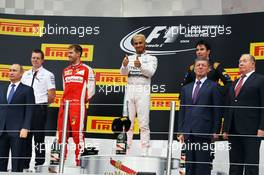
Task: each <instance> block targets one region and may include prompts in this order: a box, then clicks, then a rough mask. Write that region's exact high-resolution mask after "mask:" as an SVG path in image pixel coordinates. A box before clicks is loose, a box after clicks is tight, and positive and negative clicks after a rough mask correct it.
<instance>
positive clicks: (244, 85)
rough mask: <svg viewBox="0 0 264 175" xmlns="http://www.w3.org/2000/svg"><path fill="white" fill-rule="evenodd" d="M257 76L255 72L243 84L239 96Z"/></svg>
mask: <svg viewBox="0 0 264 175" xmlns="http://www.w3.org/2000/svg"><path fill="white" fill-rule="evenodd" d="M255 78H256V76H255V73H252V74H251V75H250V76H249V77H248V78H247V80H246V81H245V82H244V84H243V86H242V87H241V90H240V92H239V94H238V96H239V95H240V94H241V93H243V91H244V89H246V88H247V87H248V86H249V85H250V84H251V83H252V82H253V81H254V79H255Z"/></svg>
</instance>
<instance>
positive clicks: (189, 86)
mask: <svg viewBox="0 0 264 175" xmlns="http://www.w3.org/2000/svg"><path fill="white" fill-rule="evenodd" d="M193 86H194V82H192V83H191V84H189V85H187V86H186V92H187V97H185V99H186V100H188V99H190V100H191V101H186V103H187V104H192V91H193Z"/></svg>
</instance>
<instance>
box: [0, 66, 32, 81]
mask: <svg viewBox="0 0 264 175" xmlns="http://www.w3.org/2000/svg"><path fill="white" fill-rule="evenodd" d="M10 66H11V65H7V64H0V81H9V68H10ZM23 69H24V70H25V71H27V70H29V69H31V66H23Z"/></svg>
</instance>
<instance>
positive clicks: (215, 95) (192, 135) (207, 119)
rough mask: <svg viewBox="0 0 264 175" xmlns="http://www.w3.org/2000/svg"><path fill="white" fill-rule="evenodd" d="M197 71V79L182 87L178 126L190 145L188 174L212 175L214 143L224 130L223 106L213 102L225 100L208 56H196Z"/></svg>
mask: <svg viewBox="0 0 264 175" xmlns="http://www.w3.org/2000/svg"><path fill="white" fill-rule="evenodd" d="M194 71H195V74H196V80H195V82H192V83H189V84H187V85H185V86H183V87H182V91H181V105H183V106H181V107H180V111H179V120H178V129H179V132H180V133H182V134H179V135H178V139H179V141H180V142H182V143H185V146H186V148H185V150H186V161H187V163H186V174H187V175H210V174H211V163H212V159H211V157H210V147H211V146H210V145H211V143H212V139H216V138H217V137H218V135H217V134H218V133H219V130H220V108H217V107H212V105H216V106H218V105H220V104H221V94H220V91H219V88H218V86H217V84H216V83H215V82H213V81H211V80H209V79H207V73H208V72H209V61H208V60H207V59H201V58H198V59H196V60H195V64H194ZM196 105H197V106H196ZM199 105H202V106H199ZM207 105H209V106H208V107H207ZM204 146H205V147H204Z"/></svg>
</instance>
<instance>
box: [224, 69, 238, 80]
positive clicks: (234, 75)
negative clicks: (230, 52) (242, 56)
mask: <svg viewBox="0 0 264 175" xmlns="http://www.w3.org/2000/svg"><path fill="white" fill-rule="evenodd" d="M225 71H226V73H227V74H228V75H229V76H230V78H231V80H232V81H234V80H236V79H237V78H239V77H240V73H239V69H238V68H226V69H225Z"/></svg>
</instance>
